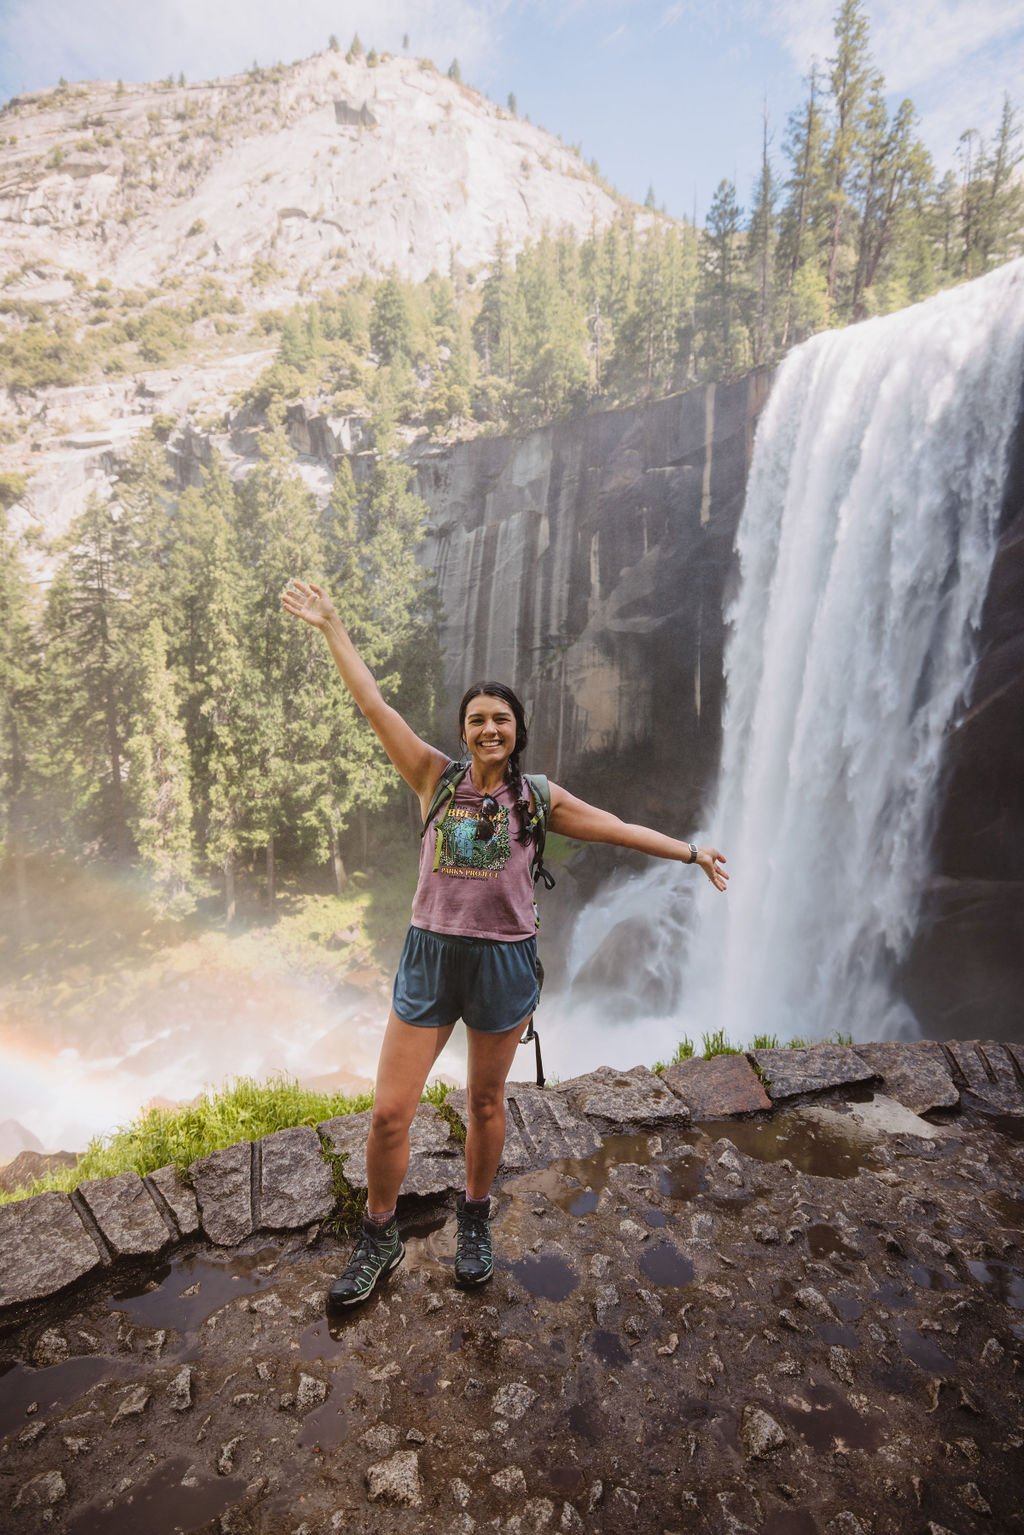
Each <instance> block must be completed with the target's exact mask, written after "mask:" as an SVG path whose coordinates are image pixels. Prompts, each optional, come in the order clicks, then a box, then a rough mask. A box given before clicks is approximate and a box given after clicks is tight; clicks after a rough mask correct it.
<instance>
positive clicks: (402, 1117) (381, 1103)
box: [370, 1098, 416, 1140]
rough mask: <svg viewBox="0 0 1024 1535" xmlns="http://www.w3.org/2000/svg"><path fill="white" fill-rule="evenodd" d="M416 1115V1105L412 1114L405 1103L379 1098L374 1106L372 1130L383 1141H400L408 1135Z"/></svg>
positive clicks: (371, 1121)
mask: <svg viewBox="0 0 1024 1535" xmlns="http://www.w3.org/2000/svg"><path fill="white" fill-rule="evenodd" d="M415 1113H416V1109H415V1105H414V1106H413V1111H412V1114H410V1113H409V1110H408V1108H407V1107H406V1105H405V1104H404V1103H399V1102H394V1101H391V1102H389V1101H388V1099H387V1098H377V1099H376V1100H375V1101H374V1105H373V1116H372V1118H371V1120H370V1129H371V1131H372V1132H373V1134H374V1135H375V1136H377V1137H379V1138H380V1139H382V1140H400V1139H401V1138H402V1136H404V1135H408V1133H409V1126H410V1125H411V1124H412V1121H413V1116H414V1115H415Z"/></svg>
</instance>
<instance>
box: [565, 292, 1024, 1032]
mask: <svg viewBox="0 0 1024 1535" xmlns="http://www.w3.org/2000/svg"><path fill="white" fill-rule="evenodd" d="M1022 372H1024V262H1016V263H1013V264H1012V265H1009V266H1006V267H1004V268H1002V269H1000V270H999V271H997V272H994V273H992V274H990V275H989V276H987V277H985V278H982V279H979V280H978V281H976V282H973V283H970V284H968V285H965V286H964V287H961V288H958V289H955V290H952V291H949V292H947V293H943V294H940V295H938V296H937V297H935V298H933V299H930V300H928V301H927V302H926V303H923V304H919V305H916V306H915V307H913V308H911V309H906V310H903V311H901V312H900V313H898V314H894V315H891V316H888V317H886V318H883V319H877V320H871V321H868V322H866V323H864V324H862V325H857V326H854V327H851V328H850V329H848V330H845V331H841V332H832V333H827V334H823V335H820V336H817V337H815V338H814V339H813V340H811V341H809V342H807V343H806V344H805V345H803V346H801V347H799V348H797V349H796V350H795V351H793V352H792V353H790V354H789V356H788V357H787V358H786V359H785V361H784V362H783V364H782V366H781V367H780V369H779V372H778V376H777V378H776V380H775V383H774V386H773V388H772V392H771V396H770V398H769V400H768V403H767V405H766V407H765V410H764V413H763V416H762V419H761V422H760V424H759V427H758V432H757V439H756V442H755V447H754V457H753V463H752V466H751V472H750V480H749V485H748V491H747V500H746V504H745V507H744V512H743V516H742V520H741V523H740V528H739V532H738V534H737V555H738V561H739V570H740V577H741V579H740V586H739V592H738V595H737V597H736V600H735V602H734V604H733V606H732V609H731V612H730V613H729V615H728V617H729V625H730V639H729V643H728V646H727V650H726V658H725V669H726V706H725V714H724V718H723V746H722V762H721V768H720V775H719V783H718V789H717V793H716V795H715V797H714V803H713V809H712V810H711V811H710V813H709V814H708V816H707V821H706V824H707V827H708V828H709V831H708V833H707V837H711V836H713V838H714V840H715V842H716V844H717V846H719V847H720V848H722V849H723V850H724V851H725V852H726V853H727V855H728V860H729V861H728V865H727V867H728V868H729V870H730V871H731V873H732V876H733V877H732V884H731V886H730V890H729V893H728V895H727V896H724V897H719V896H716V895H715V893H714V892H713V891H711V889H710V887H708V886H707V885H706V884H704V882H703V880H701V884H702V888H701V889H699V890H695V891H693V896H694V897H695V899H694V902H693V909H692V912H688V911H687V905H688V899H687V898H688V896H689V892H687V894H686V896H681V895H680V893H679V892H680V886H681V884H682V883H683V882H684V880H685V879H686V878H687V877H686V876H683V875H682V874H681V872H680V871H679V869H678V868H676V867H675V866H672V865H655V866H652V869H651V872H650V873H648V874H645V875H643V876H640V877H637V878H634V879H632V880H630V881H627V882H624V883H619V884H618V885H617V886H616V887H615V888H613V889H612V890H610V891H609V892H607V893H605V894H603V895H601V896H600V897H599V900H598V901H597V902H595V903H594V905H593V907H592V908H588V909H587V910H586V911H585V912H584V913H583V916H582V918H581V920H580V923H579V924H578V927H577V931H576V933H575V935H574V939H573V944H572V953H571V967H572V968H574V969H577V970H578V968H579V967H580V966H581V965H582V964H584V963H585V962H586V961H587V959H588V957H589V956H592V955H593V954H594V953H596V952H598V951H599V949H600V947H601V945H602V944H605V943H607V942H608V940H609V937H610V935H611V933H612V932H613V930H614V928H615V927H616V926H617V925H619V926H620V931H621V924H623V923H626V922H628V923H634V924H638V923H639V922H642V924H643V928H644V930H645V931H646V932H647V933H648V934H649V935H650V939H651V946H652V953H651V956H650V962H651V964H652V965H653V966H654V968H655V969H656V971H658V972H659V974H660V980H659V985H660V986H661V988H662V989H663V990H664V988H665V972H666V970H669V971H671V973H672V975H673V976H674V977H675V985H674V987H673V988H671V989H672V991H673V1000H672V1002H671V1005H670V1007H669V1009H668V1011H667V1012H666V1013H664V1014H663V1015H662V1016H661V1017H659V1018H651V1017H647V1018H645V1019H642V1020H641V1019H637V1020H636V1021H635V1022H634V1023H633V1024H632V1025H631V1026H627V1028H626V1029H625V1030H623V1043H624V1044H625V1043H626V1040H627V1039H628V1041H629V1045H628V1046H627V1053H629V1049H630V1047H632V1046H634V1045H635V1044H636V1043H637V1039H636V1036H637V1034H638V1033H640V1034H642V1037H643V1038H644V1040H645V1043H646V1048H645V1049H644V1050H643V1052H642V1053H641V1054H636V1051H635V1049H633V1050H632V1055H633V1058H634V1059H648V1060H649V1059H651V1058H653V1056H654V1055H655V1054H657V1053H664V1052H665V1050H669V1049H671V1047H672V1043H673V1042H674V1041H675V1040H677V1039H678V1038H679V1037H680V1036H681V1035H682V1034H684V1033H689V1034H690V1036H691V1037H693V1038H695V1039H697V1040H698V1041H699V1039H700V1036H701V1033H702V1032H703V1031H704V1030H707V1029H716V1028H719V1027H721V1028H724V1029H725V1030H726V1032H727V1033H728V1034H729V1035H730V1036H731V1037H732V1038H733V1039H734V1040H735V1041H737V1042H744V1043H746V1042H749V1041H750V1040H751V1039H752V1038H753V1036H754V1035H755V1034H756V1033H757V1034H760V1033H769V1034H776V1035H778V1037H779V1038H780V1040H782V1039H787V1038H791V1037H792V1036H793V1035H794V1034H800V1035H805V1036H811V1037H820V1036H823V1035H827V1034H831V1033H832V1032H833V1031H834V1030H837V1029H838V1030H842V1031H844V1032H849V1033H850V1034H852V1035H853V1037H854V1038H855V1039H858V1038H859V1039H866V1038H875V1039H878V1038H884V1037H894V1036H897V1035H908V1034H909V1035H912V1034H914V1033H916V1032H917V1030H916V1025H915V1021H914V1019H913V1017H912V1016H911V1014H910V1013H909V1010H908V1009H907V1008H906V1007H905V1005H904V1004H902V1003H901V1002H900V1001H899V999H898V998H896V997H895V996H894V995H893V992H892V989H891V978H892V975H893V972H894V968H895V966H896V964H897V963H898V962H899V960H900V959H901V958H902V957H903V956H904V955H905V953H906V951H907V948H908V945H909V943H910V940H911V938H912V937H913V934H914V930H915V925H916V921H917V915H918V908H919V899H920V892H921V889H922V885H923V883H924V880H925V878H926V876H927V873H928V868H927V865H928V854H929V842H930V834H931V831H932V817H933V812H934V808H935V799H936V790H937V786H938V781H939V776H940V771H941V766H942V754H943V739H944V736H945V734H946V732H947V731H948V729H949V727H950V722H951V720H952V719H953V717H954V714H955V711H956V709H957V706H958V702H959V701H960V700H962V699H963V698H964V696H965V695H966V694H967V693H968V691H969V687H970V681H971V674H972V666H973V639H974V636H975V634H976V632H977V627H978V624H979V621H980V617H981V610H982V604H983V602H984V598H985V593H986V589H987V585H988V578H989V572H990V569H991V565H992V559H993V556H994V552H995V547H996V542H997V537H998V521H999V515H1000V510H1001V505H1002V497H1003V489H1004V482H1005V477H1006V466H1007V455H1008V448H1009V443H1010V439H1011V435H1012V432H1013V428H1014V425H1015V423H1016V420H1017V417H1018V414H1019V410H1020V401H1021V384H1022ZM706 839H707V838H706ZM706 839H705V840H706ZM623 983H624V984H626V985H628V977H626V976H623ZM609 1004H610V1011H614V1010H615V1001H614V999H613V998H609ZM571 1005H572V1004H571V1001H570V1007H571ZM652 1010H653V1009H652ZM632 1011H633V1013H634V1014H635V1011H636V1010H635V1008H634V1009H632ZM619 1016H620V1017H621V1011H620V1014H619ZM572 1032H573V1033H575V1031H572ZM614 1036H615V1031H614V1030H610V1031H609V1032H604V1031H602V1034H601V1039H600V1047H601V1049H602V1050H603V1051H604V1054H605V1058H606V1059H613V1058H614V1055H612V1054H610V1051H611V1050H612V1049H613V1046H612V1044H611V1041H612V1040H613V1039H614ZM577 1038H578V1036H577ZM617 1053H621V1052H616V1054H617ZM576 1059H578V1057H576Z"/></svg>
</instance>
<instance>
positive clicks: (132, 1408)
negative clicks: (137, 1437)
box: [112, 1386, 150, 1423]
mask: <svg viewBox="0 0 1024 1535" xmlns="http://www.w3.org/2000/svg"><path fill="white" fill-rule="evenodd" d="M149 1397H150V1393H149V1392H148V1391H147V1390H146V1387H145V1386H136V1387H135V1389H134V1391H128V1392H126V1393H125V1395H124V1396H123V1397H122V1398H121V1405H120V1407H119V1408H118V1409H117V1411H116V1412H115V1414H114V1416H113V1419H112V1422H114V1423H116V1422H117V1421H118V1420H119V1419H120V1418H135V1417H138V1415H139V1413H140V1412H145V1410H146V1406H147V1404H148V1402H149Z"/></svg>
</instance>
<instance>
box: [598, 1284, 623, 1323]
mask: <svg viewBox="0 0 1024 1535" xmlns="http://www.w3.org/2000/svg"><path fill="white" fill-rule="evenodd" d="M618 1304H619V1292H618V1290H617V1289H616V1288H615V1286H614V1285H613V1284H604V1285H599V1286H598V1289H597V1295H596V1297H595V1299H594V1315H595V1317H596V1318H597V1322H598V1325H599V1326H601V1327H603V1326H604V1324H605V1322H606V1321H607V1320H608V1318H609V1316H610V1315H611V1313H612V1312H613V1311H614V1310H615V1308H616V1307H617V1306H618Z"/></svg>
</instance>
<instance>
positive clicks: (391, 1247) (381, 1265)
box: [327, 1215, 405, 1310]
mask: <svg viewBox="0 0 1024 1535" xmlns="http://www.w3.org/2000/svg"><path fill="white" fill-rule="evenodd" d="M404 1257H405V1247H404V1245H403V1243H402V1240H401V1238H400V1237H399V1235H398V1222H397V1221H396V1220H395V1219H394V1217H392V1219H391V1220H390V1221H388V1223H387V1225H386V1226H382V1225H380V1223H379V1222H378V1221H372V1220H370V1217H369V1216H368V1215H367V1216H364V1217H363V1226H362V1231H361V1232H360V1236H359V1241H358V1243H357V1244H356V1250H355V1252H354V1253H353V1254H352V1257H351V1259H350V1261H349V1264H348V1267H347V1268H346V1269H344V1270H343V1271H342V1273H340V1274H339V1275H338V1277H337V1279H336V1280H335V1281H334V1283H333V1284H332V1285H331V1288H330V1290H329V1291H328V1294H327V1305H328V1307H329V1308H330V1309H332V1310H333V1309H334V1308H335V1307H338V1306H358V1305H359V1303H360V1301H364V1300H366V1299H367V1298H368V1296H369V1295H370V1294H371V1293H372V1291H373V1289H374V1286H375V1285H376V1283H377V1281H378V1279H385V1278H386V1277H387V1276H388V1274H390V1273H391V1270H392V1269H393V1268H397V1267H398V1265H399V1264H400V1263H401V1261H402V1259H403V1258H404Z"/></svg>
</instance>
